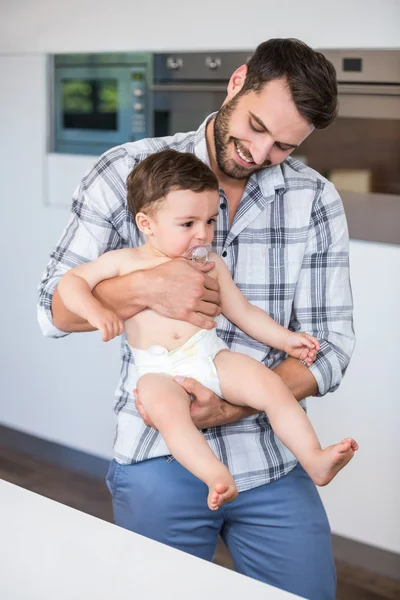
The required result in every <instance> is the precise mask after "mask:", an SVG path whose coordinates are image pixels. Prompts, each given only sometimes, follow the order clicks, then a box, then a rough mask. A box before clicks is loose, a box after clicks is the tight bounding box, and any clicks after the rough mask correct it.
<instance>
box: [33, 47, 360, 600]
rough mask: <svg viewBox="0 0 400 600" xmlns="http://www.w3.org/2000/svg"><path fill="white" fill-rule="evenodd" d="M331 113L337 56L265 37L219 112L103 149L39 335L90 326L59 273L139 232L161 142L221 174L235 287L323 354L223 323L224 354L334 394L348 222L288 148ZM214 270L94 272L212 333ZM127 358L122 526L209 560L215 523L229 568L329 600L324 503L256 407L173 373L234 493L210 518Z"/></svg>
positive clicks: (329, 191) (104, 292)
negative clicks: (149, 172) (152, 419)
mask: <svg viewBox="0 0 400 600" xmlns="http://www.w3.org/2000/svg"><path fill="white" fill-rule="evenodd" d="M336 112H337V86H336V77H335V71H334V68H333V66H332V65H331V64H330V63H329V62H328V61H327V60H326V59H325V58H324V57H323V56H322V55H321V54H319V53H317V52H315V51H313V50H312V49H311V48H309V47H308V46H306V45H305V44H303V43H302V42H299V41H297V40H291V39H275V40H270V41H268V42H265V43H263V44H261V45H260V46H259V47H258V48H257V49H256V52H255V54H254V55H253V57H252V58H251V60H250V61H249V63H248V65H243V66H241V67H240V68H239V69H237V70H236V71H235V72H234V73H233V75H232V77H231V79H230V81H229V85H228V89H227V98H226V100H225V102H224V104H223V106H222V108H221V109H220V111H219V112H218V113H217V114H216V115H211V116H210V117H209V118H208V119H207V120H206V121H205V123H203V124H202V125H201V126H200V128H199V129H198V131H197V132H191V133H188V134H185V135H182V134H181V135H179V136H175V137H172V138H165V139H161V138H160V139H150V140H142V141H140V142H135V143H128V144H125V145H123V146H119V147H117V148H114V149H112V150H110V151H108V152H106V153H105V154H104V155H103V156H102V157H100V159H99V160H98V161H97V163H96V165H95V166H94V168H93V170H92V171H91V172H90V173H89V174H88V175H87V176H86V177H85V178H84V179H83V180H82V183H81V186H80V188H79V191H78V192H77V194H76V196H75V197H74V200H73V206H72V216H71V219H70V222H69V224H68V226H67V229H66V230H65V233H64V235H63V237H62V238H61V241H60V242H59V245H58V248H57V250H56V252H55V253H54V254H53V256H52V259H51V260H50V262H49V264H48V267H47V272H46V274H45V276H44V279H43V281H42V284H41V293H40V302H39V321H40V323H41V326H42V329H43V332H44V333H45V335H49V336H52V337H59V336H62V335H65V334H66V332H74V331H90V330H91V328H90V326H89V325H88V324H87V323H85V322H83V321H82V320H81V319H79V318H78V317H76V316H75V315H73V314H71V313H70V312H68V311H67V310H66V309H65V307H64V306H63V305H62V302H61V300H60V297H59V295H58V293H57V289H56V288H57V284H58V282H59V279H60V277H61V275H62V274H63V273H64V272H65V271H66V270H68V269H69V268H70V267H72V266H74V265H76V264H77V263H79V262H83V261H87V260H93V259H95V258H97V257H98V256H99V255H100V254H102V253H104V252H106V251H108V250H111V249H115V248H119V247H123V246H134V245H137V244H140V243H141V239H140V236H139V233H138V231H137V229H136V228H135V226H134V223H133V222H132V220H131V219H129V217H128V213H127V208H126V178H127V176H128V174H129V172H130V171H131V170H132V169H133V168H134V167H135V165H137V164H138V163H139V162H140V161H141V160H143V159H144V158H145V157H146V156H148V155H149V154H151V153H153V152H156V151H158V150H161V149H162V148H166V147H171V148H174V149H176V150H179V151H186V152H193V153H195V154H196V155H197V156H198V157H199V158H201V159H202V160H204V161H205V162H206V163H208V164H209V165H210V166H211V168H212V169H213V171H214V172H215V174H216V175H217V177H218V180H219V183H220V188H221V189H220V199H221V203H220V215H219V218H218V223H217V226H216V231H215V238H214V239H215V250H216V251H217V252H218V253H219V254H220V255H221V256H222V257H223V258H224V259H225V261H226V264H227V265H228V267H229V269H230V271H231V273H232V275H233V277H234V279H235V281H236V283H237V285H238V286H239V287H240V289H241V290H242V292H243V293H244V294H245V295H246V296H247V297H248V299H249V300H250V301H251V302H252V303H254V304H256V305H257V306H260V307H261V308H263V309H264V310H266V311H268V312H269V313H270V314H271V316H272V317H273V318H274V319H275V320H276V321H278V322H280V323H281V324H282V325H284V326H290V327H291V328H292V329H294V330H300V329H301V330H303V331H307V332H309V333H311V334H312V335H314V336H316V337H317V338H318V339H319V340H320V343H321V350H320V352H319V354H318V356H317V359H316V361H315V362H314V364H313V365H312V367H311V368H308V367H307V366H306V365H305V364H303V363H301V362H300V361H297V360H296V359H293V358H285V356H284V355H282V353H280V352H278V351H276V350H274V349H271V348H266V347H265V346H263V345H262V344H260V343H258V342H256V341H254V340H252V339H250V338H249V337H247V336H246V335H245V334H244V333H243V332H241V331H240V330H238V329H237V328H235V327H234V326H233V325H232V324H231V323H229V322H228V321H226V320H223V321H222V322H220V330H219V335H220V336H221V337H222V338H223V339H224V340H225V342H226V343H227V344H228V345H229V346H230V347H231V349H233V350H236V351H240V352H245V353H247V354H249V355H250V356H253V357H254V358H256V359H257V360H259V361H262V362H264V364H265V365H266V366H267V367H269V368H274V369H275V372H276V373H278V374H279V375H280V376H281V377H282V379H283V380H284V382H285V383H286V385H287V386H288V387H289V388H290V390H291V391H292V392H293V394H294V395H295V396H296V398H297V399H298V400H303V399H304V398H306V397H307V396H311V395H323V394H325V393H327V392H328V391H333V390H334V389H336V387H337V386H338V385H339V384H340V381H341V379H342V376H343V374H344V372H345V370H346V368H347V365H348V362H349V359H350V356H351V353H352V350H353V346H354V334H353V326H352V297H351V289H350V283H349V268H348V232H347V226H346V220H345V216H344V212H343V207H342V203H341V200H340V198H339V196H338V194H337V192H336V190H335V189H334V187H333V185H332V184H330V183H329V182H328V181H327V180H326V179H324V178H323V177H322V176H320V175H319V174H318V173H316V172H315V171H313V170H312V169H310V168H308V167H306V166H304V165H302V164H301V163H299V162H298V161H295V160H293V159H291V158H289V154H290V153H291V152H292V151H293V150H294V149H295V148H297V147H298V146H299V145H300V144H301V143H302V141H303V140H304V139H305V138H307V137H308V135H310V134H311V133H312V131H313V129H314V128H320V129H322V128H324V127H326V126H328V125H329V124H330V123H331V122H332V121H333V120H334V118H335V116H336ZM210 268H212V265H209V266H207V267H204V268H203V272H200V271H199V270H198V269H196V268H194V267H193V266H192V265H191V264H189V262H188V261H185V260H184V259H178V260H174V261H171V262H169V263H167V264H165V265H162V266H160V267H157V268H154V269H151V270H148V271H142V272H136V273H133V274H130V275H126V276H124V277H120V278H117V279H113V280H108V281H104V282H102V283H101V284H99V285H98V286H97V288H96V290H95V294H96V295H97V297H98V298H99V299H100V300H101V302H102V303H103V304H105V305H108V306H110V307H112V308H113V309H114V311H116V312H117V314H118V315H119V316H120V317H121V318H122V319H126V318H128V317H130V316H132V315H134V314H136V313H137V312H138V311H141V310H144V309H146V308H151V309H153V310H156V311H157V312H159V313H161V314H164V315H167V316H168V317H173V318H176V319H180V320H186V321H189V322H191V323H193V324H195V325H198V326H199V327H203V328H210V327H212V326H213V321H214V318H215V316H216V315H217V314H219V309H218V301H219V295H218V288H217V287H216V286H215V283H214V282H213V280H212V279H211V277H209V276H208V275H207V270H209V269H210ZM127 361H128V356H127V354H125V355H124V357H123V364H122V373H121V380H120V385H119V392H118V397H117V402H116V406H115V410H116V414H117V435H116V440H115V446H114V460H113V461H112V463H111V465H110V469H109V473H108V477H107V481H108V485H109V488H110V491H111V493H112V496H113V506H114V516H115V520H116V523H117V524H119V525H121V526H123V527H126V528H128V529H131V530H132V531H136V532H138V533H141V534H143V535H146V536H148V537H151V538H153V539H156V540H159V541H161V542H164V543H166V544H169V545H171V546H174V547H176V548H179V549H181V550H184V551H187V552H190V553H192V554H195V555H196V556H200V557H202V558H206V559H208V560H211V559H212V557H213V554H214V551H215V547H216V542H217V537H218V535H219V534H221V536H222V538H223V539H224V541H225V542H226V544H227V546H228V548H229V550H230V553H231V555H232V558H233V560H234V563H235V566H236V569H237V570H238V571H239V572H241V573H244V574H246V575H249V576H251V577H255V578H257V579H260V580H261V581H265V582H267V583H270V584H272V585H275V586H277V587H280V588H283V589H286V590H288V591H291V592H294V593H297V594H299V595H301V596H304V597H306V598H310V599H315V600H324V599H327V600H328V599H329V600H332V599H333V598H334V597H335V569H334V564H333V559H332V551H331V540H330V530H329V524H328V521H327V517H326V514H325V511H324V509H323V506H322V503H321V501H320V498H319V495H318V493H317V491H316V488H315V486H314V485H313V484H312V482H311V480H310V479H309V477H308V476H307V475H306V474H305V472H304V471H303V470H302V469H301V467H300V466H299V465H297V464H296V461H295V460H294V457H293V456H292V455H291V454H290V452H289V451H288V450H287V449H286V448H285V447H284V446H283V445H282V444H281V443H280V442H279V440H278V439H277V438H275V436H274V434H273V432H272V430H271V428H270V425H269V422H268V419H267V417H266V415H265V414H254V411H253V410H249V409H243V408H239V407H236V406H235V407H234V406H231V405H229V404H227V403H226V402H224V401H223V400H221V399H220V398H218V397H217V396H215V395H214V394H212V393H211V392H210V391H208V390H207V389H206V388H203V387H202V386H201V385H200V384H198V383H197V382H195V381H193V380H190V379H184V380H181V381H180V383H181V385H182V386H183V387H184V388H185V389H186V391H187V392H188V393H189V394H191V395H192V397H193V398H194V401H193V402H192V417H193V420H194V421H195V423H196V425H197V427H198V428H199V429H202V430H203V432H204V435H205V436H206V439H207V440H208V441H209V443H210V445H211V447H212V449H213V450H214V452H215V453H216V454H217V456H218V457H219V458H220V459H221V460H222V461H223V462H224V463H225V464H226V465H227V466H228V468H229V469H230V471H231V473H232V474H233V475H234V476H235V480H236V483H237V486H238V489H239V491H240V492H241V493H240V494H239V497H238V498H237V499H236V500H235V501H234V502H232V503H231V504H227V505H226V506H224V507H223V508H222V509H221V510H219V511H217V512H215V513H212V512H211V511H209V510H208V509H207V505H206V495H207V490H206V488H205V485H204V484H203V483H201V482H200V481H199V480H197V479H196V478H195V477H194V476H192V475H191V474H189V473H188V472H187V471H185V469H183V468H182V467H181V466H180V465H179V464H178V463H177V462H176V461H174V460H173V459H172V458H171V457H170V456H169V452H168V449H167V447H166V446H165V444H162V443H161V444H160V443H159V439H158V436H159V434H158V432H157V431H155V430H154V429H152V428H151V427H150V426H147V425H151V424H150V423H149V422H148V419H147V416H146V415H145V414H144V412H143V409H142V408H141V406H140V398H139V399H138V403H137V407H135V398H134V396H133V389H134V387H135V385H136V381H134V380H132V379H127V377H126V374H127ZM138 411H139V412H138ZM139 413H141V415H142V417H143V419H144V421H145V422H147V425H145V424H144V423H143V421H142V419H141V418H140V414H139ZM157 442H158V443H157ZM155 448H156V449H157V450H155ZM150 459H151V460H150Z"/></svg>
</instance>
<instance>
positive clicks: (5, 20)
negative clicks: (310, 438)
mask: <svg viewBox="0 0 400 600" xmlns="http://www.w3.org/2000/svg"><path fill="white" fill-rule="evenodd" d="M234 6H236V5H233V4H232V3H228V2H219V3H217V2H213V3H211V1H210V0H207V1H206V2H202V3H201V10H199V11H198V13H196V12H195V11H194V9H193V8H192V9H191V11H190V10H188V3H187V2H185V3H184V2H183V1H179V0H171V1H170V2H169V3H167V2H162V3H161V2H160V3H155V2H152V3H151V2H148V3H142V2H141V3H139V2H134V0H130V1H129V2H128V1H123V0H114V2H112V3H109V2H108V1H106V0H98V1H97V2H92V1H90V2H89V1H88V0H87V1H86V2H85V3H82V2H79V3H78V2H77V1H76V0H70V2H69V3H68V5H63V4H61V3H56V2H54V1H53V2H50V0H37V1H36V2H34V1H28V0H25V1H22V0H3V1H2V2H1V3H0V55H1V54H3V56H0V86H1V94H0V169H1V177H0V189H1V192H2V196H1V198H2V199H1V207H2V211H1V224H2V232H1V235H0V260H1V276H2V277H1V279H2V291H3V293H2V294H1V295H0V309H1V315H2V327H1V336H2V340H1V345H0V346H1V363H0V376H1V383H2V388H1V395H0V422H2V423H4V424H8V425H10V426H11V427H15V428H17V429H21V430H23V431H26V432H28V433H32V434H34V435H38V436H41V437H43V438H45V439H48V440H53V441H57V442H59V443H62V444H66V445H68V446H71V447H74V448H77V449H81V450H84V451H87V452H90V453H92V454H95V455H99V456H104V457H109V456H110V454H111V446H112V438H113V433H114V418H113V414H112V403H113V392H114V387H115V384H116V381H117V377H118V368H119V350H118V343H114V344H113V345H112V344H111V345H105V344H101V343H100V340H99V337H98V335H97V334H90V335H89V334H88V335H76V336H71V337H69V338H67V339H64V340H59V341H53V340H48V339H43V338H42V337H41V335H40V332H39V328H38V326H37V324H36V307H35V305H36V297H37V292H36V288H37V284H38V281H39V279H40V276H41V272H42V270H43V269H44V266H45V264H46V262H47V258H48V254H49V252H50V250H51V249H52V247H53V246H54V244H55V242H56V240H57V238H58V237H59V235H60V233H61V230H62V228H63V227H64V225H65V223H66V219H67V215H68V210H67V209H65V208H63V207H54V206H53V207H49V206H46V205H45V189H44V188H45V185H44V181H45V179H46V177H45V168H46V160H45V151H46V122H47V118H48V113H47V108H46V61H45V56H44V53H45V52H61V51H68V52H71V51H83V50H87V51H100V50H124V49H129V50H136V49H138V50H139V49H149V50H156V49H157V50H160V49H196V48H227V49H228V48H232V49H235V48H251V47H253V46H254V45H255V44H256V43H258V42H260V41H262V40H264V39H267V38H268V37H273V36H296V37H299V38H302V39H304V40H305V41H307V42H308V43H310V44H312V45H315V46H319V47H344V46H347V47H360V46H361V47H395V46H400V40H399V34H398V23H399V22H400V19H399V16H400V15H399V6H400V3H398V2H396V1H391V0H385V1H383V0H382V1H381V2H380V3H379V4H376V3H375V2H374V3H372V2H362V1H361V0H357V1H356V0H353V1H352V2H349V6H346V2H345V0H337V1H336V2H332V1H330V2H319V3H317V4H315V5H314V3H312V2H311V1H310V0H304V1H303V2H302V3H300V2H298V1H296V2H293V3H290V11H289V9H288V3H285V5H284V9H281V8H279V3H278V2H267V1H266V0H263V1H259V0H252V2H249V3H247V5H246V6H248V7H249V10H248V13H247V14H246V16H244V15H243V14H242V13H243V11H239V9H235V8H234ZM82 7H84V9H83V8H82ZM117 8H118V11H117V10H116V9H117ZM250 10H251V13H250ZM81 11H82V12H81ZM156 13H157V17H158V24H156V23H154V15H155V14H156ZM178 15H179V16H178ZM178 20H180V22H181V23H186V27H185V26H182V27H180V28H179V29H178V27H177V23H178ZM77 183H78V182H76V184H77ZM72 191H73V190H72V189H71V190H70V192H71V193H72ZM63 193H65V191H63ZM399 253H400V248H397V247H396V248H395V247H388V246H379V245H368V244H363V243H361V242H353V243H352V263H353V287H354V296H355V299H356V304H357V309H356V324H357V331H358V345H357V349H356V352H355V356H354V360H353V362H352V365H351V367H350V369H349V373H348V375H347V377H346V380H345V382H344V384H343V387H342V388H341V389H340V390H339V391H338V392H337V393H336V394H335V395H334V396H330V397H327V398H324V399H319V400H318V399H317V400H313V401H312V405H311V410H310V414H311V416H312V418H313V421H314V422H315V424H316V426H317V428H318V431H319V433H320V434H321V439H322V441H323V442H324V443H332V441H335V440H336V439H338V438H342V437H344V436H346V435H354V436H355V437H357V438H358V439H359V441H360V444H361V450H360V452H359V456H357V458H356V459H355V461H354V463H353V464H352V465H351V466H349V467H348V469H347V470H346V471H345V472H343V473H342V474H340V476H339V477H338V478H337V480H336V481H335V482H334V483H332V484H331V486H329V488H327V489H326V490H323V497H324V500H325V502H326V505H327V509H328V513H329V516H330V518H331V521H332V526H333V530H334V531H335V532H337V533H339V534H342V535H344V536H347V537H352V538H354V539H357V540H360V541H365V542H367V543H370V544H375V545H377V546H381V547H383V548H387V549H388V550H394V551H398V552H400V539H399V536H398V534H397V532H398V531H399V530H400V527H399V516H398V506H399V505H400V502H399V500H400V498H399V488H398V482H396V474H397V471H398V468H397V461H396V454H397V455H398V450H399V447H398V442H396V431H395V425H396V422H397V423H398V422H399V408H398V402H397V400H398V397H399V393H398V390H397V381H395V376H396V371H395V364H394V361H395V357H397V343H396V342H397V339H396V336H395V335H394V331H395V328H396V326H397V328H398V316H397V311H398V309H397V306H398V301H399V289H398V286H397V289H395V282H394V281H392V280H391V279H390V278H389V277H386V278H385V277H384V276H383V267H384V266H385V267H386V264H387V261H389V262H391V272H392V273H394V272H396V268H397V267H398V266H399V258H400V255H399ZM388 272H390V269H389V268H388ZM397 272H399V269H398V268H397ZM375 282H378V283H375ZM374 285H375V287H373V286H374ZM381 298H384V302H382V301H381ZM382 322H383V324H382V326H381V323H382ZM397 331H398V329H397ZM398 337H399V336H398V335H397V338H398ZM88 357H89V360H88ZM396 379H397V378H396ZM396 394H397V396H396ZM396 450H397V453H396Z"/></svg>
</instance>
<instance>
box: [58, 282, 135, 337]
mask: <svg viewBox="0 0 400 600" xmlns="http://www.w3.org/2000/svg"><path fill="white" fill-rule="evenodd" d="M145 289H146V285H145V276H144V272H143V271H135V272H134V273H128V274H127V275H122V276H120V277H114V278H113V279H106V280H105V281H101V282H100V283H99V284H98V285H96V287H95V288H94V289H93V290H92V293H93V296H94V297H95V298H96V299H97V300H98V301H99V302H101V304H102V305H103V306H105V307H106V308H109V309H111V310H113V311H114V312H115V313H116V314H117V315H118V317H119V318H120V319H121V320H122V321H125V320H126V319H129V318H130V317H133V316H134V315H136V314H137V313H138V312H140V311H141V310H143V309H144V308H146V303H145V298H144V294H143V292H144V290H145ZM52 315H53V322H54V325H55V327H56V328H57V329H59V330H61V331H65V332H68V333H72V332H84V331H94V328H93V327H92V326H91V325H90V324H89V323H88V322H87V321H85V320H84V319H82V318H81V317H78V316H77V315H76V314H74V313H73V312H71V311H70V310H68V309H67V308H66V307H65V305H64V303H63V301H62V300H61V296H60V294H59V292H58V289H56V290H55V292H54V294H53V299H52Z"/></svg>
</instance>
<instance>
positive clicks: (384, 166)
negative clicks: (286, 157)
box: [294, 49, 400, 201]
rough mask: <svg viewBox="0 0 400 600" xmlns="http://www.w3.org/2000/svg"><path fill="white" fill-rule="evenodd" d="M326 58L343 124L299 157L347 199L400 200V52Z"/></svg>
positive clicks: (307, 144)
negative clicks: (333, 72)
mask: <svg viewBox="0 0 400 600" xmlns="http://www.w3.org/2000/svg"><path fill="white" fill-rule="evenodd" d="M321 52H322V53H323V54H324V55H325V56H326V57H327V58H328V59H329V60H330V61H331V62H332V63H333V65H334V66H335V69H336V73H337V80H338V90H339V114H338V118H337V119H336V120H335V121H334V122H333V123H332V125H330V126H329V127H328V128H327V129H323V130H315V131H314V132H313V133H312V134H311V135H310V137H308V138H307V139H306V140H305V141H304V142H303V143H302V144H301V146H300V147H299V149H298V151H296V153H294V154H298V155H301V159H303V160H304V161H305V162H306V163H307V164H308V165H309V166H311V167H313V168H314V169H316V170H317V171H318V172H320V173H322V174H323V175H325V176H326V177H327V178H328V179H330V180H331V181H332V182H333V183H334V184H335V186H336V187H337V189H338V190H339V191H340V192H341V195H342V197H343V198H344V199H346V194H347V193H350V194H357V195H358V194H363V195H364V196H375V195H376V194H378V195H395V196H400V169H399V166H400V50H357V49H351V50H321ZM372 200H373V199H372V198H371V201H372Z"/></svg>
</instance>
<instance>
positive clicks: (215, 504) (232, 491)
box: [207, 473, 238, 510]
mask: <svg viewBox="0 0 400 600" xmlns="http://www.w3.org/2000/svg"><path fill="white" fill-rule="evenodd" d="M228 475H229V476H228V477H227V476H225V477H219V478H218V483H215V484H214V485H210V491H209V493H208V499H207V504H208V508H209V509H210V510H218V509H219V507H220V506H222V505H223V504H225V502H232V500H235V498H237V496H238V490H237V487H236V483H235V480H234V479H233V477H232V475H231V474H230V473H229V474H228Z"/></svg>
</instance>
